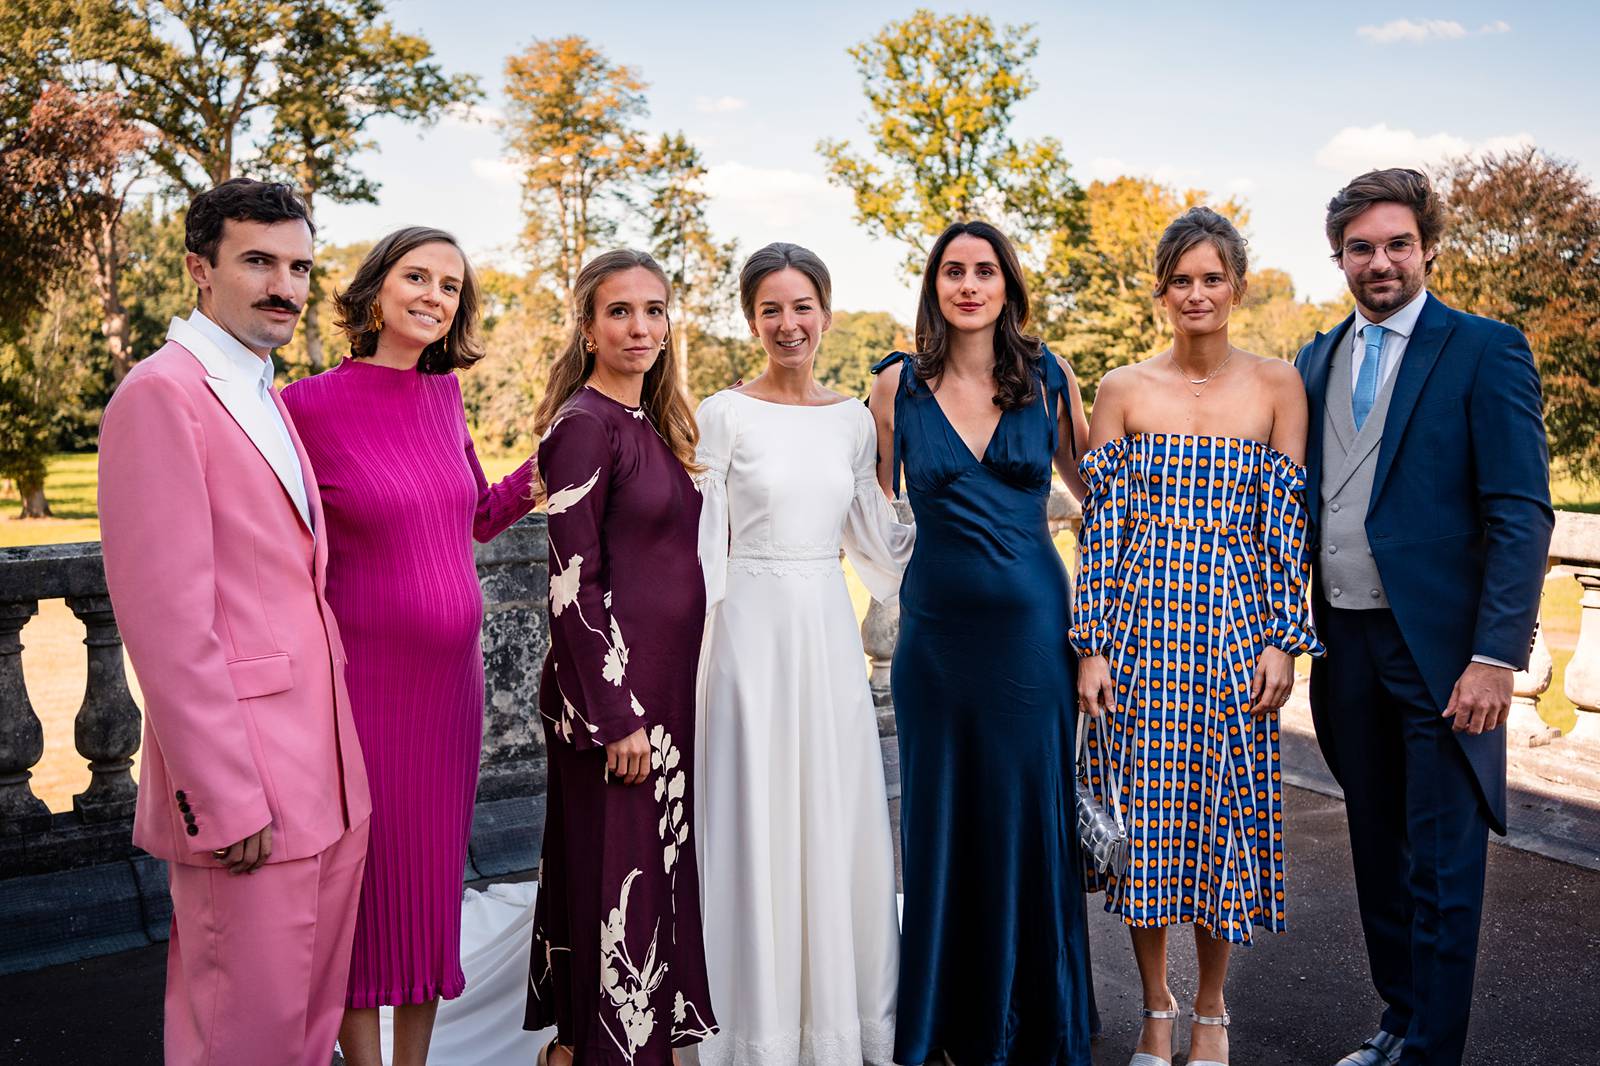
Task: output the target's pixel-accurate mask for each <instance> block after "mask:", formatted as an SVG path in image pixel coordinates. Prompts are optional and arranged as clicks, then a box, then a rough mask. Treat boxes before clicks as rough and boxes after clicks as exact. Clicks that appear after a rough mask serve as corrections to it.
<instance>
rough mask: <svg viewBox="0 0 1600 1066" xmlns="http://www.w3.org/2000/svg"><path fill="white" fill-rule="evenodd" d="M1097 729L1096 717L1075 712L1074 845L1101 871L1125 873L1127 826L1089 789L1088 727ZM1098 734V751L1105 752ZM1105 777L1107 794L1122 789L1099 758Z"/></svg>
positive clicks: (1115, 807) (1108, 764) (1114, 809)
mask: <svg viewBox="0 0 1600 1066" xmlns="http://www.w3.org/2000/svg"><path fill="white" fill-rule="evenodd" d="M1091 726H1092V727H1093V728H1096V729H1098V728H1099V727H1100V720H1099V719H1098V718H1091V717H1090V716H1089V715H1088V714H1086V713H1085V712H1083V711H1079V712H1078V757H1077V764H1078V773H1077V779H1076V780H1075V781H1074V782H1073V784H1074V789H1073V799H1074V806H1075V807H1076V808H1077V814H1078V844H1079V846H1080V847H1082V848H1083V854H1084V856H1085V858H1087V859H1088V860H1089V862H1090V863H1091V864H1093V866H1094V868H1095V869H1096V870H1098V871H1100V872H1101V873H1103V874H1115V875H1117V876H1119V877H1120V876H1121V875H1123V874H1125V873H1127V872H1128V857H1129V850H1130V849H1129V847H1128V827H1127V826H1126V825H1125V824H1124V823H1123V821H1122V809H1121V808H1120V807H1119V806H1118V805H1117V804H1116V803H1115V802H1113V803H1112V804H1111V809H1110V810H1109V811H1108V810H1106V808H1105V807H1104V806H1102V805H1101V804H1100V801H1099V800H1097V799H1095V796H1094V793H1093V792H1091V791H1089V768H1088V758H1087V755H1088V747H1089V743H1088V742H1089V732H1088V731H1089V728H1090V727H1091ZM1104 740H1105V738H1104V736H1102V737H1101V744H1100V750H1101V751H1105V752H1109V749H1108V748H1107V747H1106V745H1105V743H1104ZM1102 762H1103V763H1104V765H1105V767H1106V777H1107V780H1108V781H1109V782H1110V784H1111V791H1110V795H1112V796H1116V795H1118V794H1120V793H1121V791H1122V788H1121V786H1120V785H1118V784H1117V782H1116V778H1115V774H1114V771H1112V769H1111V760H1110V759H1109V758H1106V759H1103V760H1102Z"/></svg>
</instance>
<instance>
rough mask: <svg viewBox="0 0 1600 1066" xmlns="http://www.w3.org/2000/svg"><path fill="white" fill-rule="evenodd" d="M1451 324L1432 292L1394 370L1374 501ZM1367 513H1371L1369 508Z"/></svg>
mask: <svg viewBox="0 0 1600 1066" xmlns="http://www.w3.org/2000/svg"><path fill="white" fill-rule="evenodd" d="M1452 328H1454V327H1453V324H1452V323H1451V321H1450V316H1449V313H1448V309H1447V308H1446V307H1445V305H1444V304H1442V303H1440V302H1439V299H1438V297H1436V296H1434V295H1432V294H1431V293H1430V294H1429V296H1428V299H1427V302H1426V303H1424V304H1423V305H1422V313H1421V314H1420V315H1418V316H1417V328H1416V329H1415V330H1413V331H1412V334H1411V340H1410V341H1409V342H1408V343H1407V344H1406V354H1405V356H1404V357H1403V358H1402V359H1401V360H1400V367H1399V369H1398V370H1396V371H1395V381H1394V392H1393V394H1391V395H1390V397H1389V413H1388V416H1387V417H1386V418H1385V419H1384V424H1383V441H1382V443H1381V444H1379V446H1378V466H1377V469H1376V470H1375V471H1374V472H1373V475H1372V503H1373V504H1374V505H1375V504H1376V503H1377V502H1378V497H1379V496H1380V495H1381V494H1382V493H1383V483H1384V480H1385V479H1386V478H1387V477H1388V476H1389V469H1390V467H1392V466H1393V465H1394V457H1395V453H1396V452H1397V451H1399V449H1400V438H1401V437H1402V436H1404V434H1405V429H1406V423H1407V422H1408V421H1410V419H1411V411H1412V409H1413V408H1415V407H1416V405H1417V397H1419V396H1421V395H1422V386H1423V385H1424V384H1425V383H1426V382H1427V380H1428V375H1429V374H1431V373H1433V365H1434V364H1435V363H1437V362H1438V361H1439V353H1440V352H1442V351H1443V350H1444V344H1445V341H1446V340H1448V339H1449V338H1450V331H1451V329H1452ZM1368 513H1371V512H1370V509H1369V512H1368Z"/></svg>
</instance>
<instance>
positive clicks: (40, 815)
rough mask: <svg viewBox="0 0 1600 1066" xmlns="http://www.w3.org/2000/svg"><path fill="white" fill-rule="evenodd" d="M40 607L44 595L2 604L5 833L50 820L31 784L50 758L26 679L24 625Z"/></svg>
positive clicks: (1, 820) (0, 744)
mask: <svg viewBox="0 0 1600 1066" xmlns="http://www.w3.org/2000/svg"><path fill="white" fill-rule="evenodd" d="M38 611H39V601H38V600H23V601H20V602H16V601H14V602H10V603H0V836H22V835H31V834H34V833H41V832H43V831H44V830H45V829H46V828H48V826H49V824H50V809H49V808H48V807H46V806H45V805H44V801H43V800H41V799H40V798H39V797H38V796H35V795H34V794H33V786H31V785H29V784H28V780H29V779H30V778H31V777H33V771H32V768H33V766H34V765H35V764H36V763H38V761H39V760H40V759H41V758H43V757H44V726H43V725H42V724H41V723H40V722H39V716H38V715H36V714H34V713H33V704H32V703H30V702H29V701H28V689H27V686H26V685H24V684H23V681H22V640H21V633H22V627H23V626H24V625H26V624H27V622H28V619H30V618H32V617H33V616H34V615H35V614H37V613H38Z"/></svg>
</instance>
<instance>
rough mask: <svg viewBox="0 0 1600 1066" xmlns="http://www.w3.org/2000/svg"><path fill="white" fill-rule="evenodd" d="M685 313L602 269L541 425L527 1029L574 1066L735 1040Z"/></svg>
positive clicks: (595, 270)
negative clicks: (698, 799)
mask: <svg viewBox="0 0 1600 1066" xmlns="http://www.w3.org/2000/svg"><path fill="white" fill-rule="evenodd" d="M670 295H671V294H670V289H669V287H668V284H667V279H666V275H665V274H663V273H662V271H661V268H660V267H659V266H657V265H656V262H655V260H653V259H651V258H650V257H649V256H648V255H645V254H643V253H641V252H632V251H616V252H609V253H607V254H605V255H602V256H600V257H599V258H597V259H595V260H594V261H592V262H591V263H589V264H588V265H587V266H585V267H584V269H583V271H582V272H581V273H580V274H579V275H578V283H577V288H576V293H575V303H576V304H577V308H578V322H577V327H576V328H575V329H574V331H573V336H572V338H571V340H570V341H569V343H568V345H567V348H566V350H565V351H564V352H563V353H562V354H561V355H560V356H559V357H558V358H557V360H556V363H555V365H554V367H553V368H552V372H551V382H550V387H549V389H548V391H547V392H546V393H545V398H544V402H543V403H542V404H541V405H540V409H539V414H538V417H537V420H536V422H535V429H536V430H537V431H538V432H540V433H542V434H543V435H544V440H543V442H542V443H541V444H540V446H539V468H540V472H541V474H542V477H543V480H544V484H545V486H546V489H547V490H548V492H549V494H550V497H549V515H550V526H549V529H550V654H549V657H548V658H547V659H546V660H545V666H544V675H543V678H542V680H541V682H540V693H539V710H540V713H541V715H542V716H543V718H544V735H545V743H546V745H547V747H548V749H549V768H550V769H549V785H548V796H549V804H548V807H547V810H546V815H545V830H544V854H543V857H542V859H541V862H540V871H541V872H540V879H539V897H538V902H537V904H536V906H535V911H534V930H533V958H532V960H531V966H530V971H529V983H528V1011H527V1019H526V1023H525V1025H526V1028H528V1029H535V1030H537V1029H543V1028H546V1027H548V1026H550V1025H552V1024H554V1025H555V1026H556V1039H555V1041H553V1042H552V1043H551V1044H550V1045H549V1046H547V1047H546V1048H545V1049H544V1050H543V1051H542V1052H541V1053H540V1056H539V1058H540V1062H541V1063H545V1062H549V1063H553V1064H555V1066H565V1064H567V1063H570V1062H572V1061H573V1060H574V1057H576V1061H578V1062H581V1063H583V1064H584V1066H591V1064H607V1066H610V1064H621V1063H626V1064H629V1066H645V1064H651V1066H656V1064H660V1066H665V1064H667V1063H669V1062H671V1061H672V1060H673V1054H672V1049H673V1048H674V1047H681V1046H684V1045H687V1044H694V1043H698V1042H699V1041H700V1040H703V1039H704V1038H706V1037H707V1036H710V1035H711V1034H713V1033H715V1032H716V1029H717V1026H716V1022H715V1021H714V1020H713V1019H712V1016H711V1004H710V999H709V996H708V994H707V991H706V971H705V957H704V951H703V948H702V945H701V934H700V901H699V879H698V875H697V872H696V863H695V853H694V839H693V835H692V834H693V830H692V828H691V827H692V826H693V824H694V811H693V806H692V804H693V795H692V791H691V783H692V781H693V780H694V771H693V768H692V766H691V760H692V757H693V754H694V721H695V712H694V685H695V667H696V664H697V662H698V658H699V654H700V635H701V628H702V624H703V622H704V618H705V584H704V581H703V580H702V578H701V574H700V563H699V558H698V555H697V534H698V527H699V516H700V497H699V494H698V493H697V492H696V490H695V487H694V483H693V482H692V481H691V480H690V476H689V471H690V469H693V468H694V467H693V463H694V458H693V457H694V447H695V442H696V437H697V434H696V432H695V428H694V420H693V419H692V418H691V417H690V414H689V407H688V402H687V400H686V399H685V398H684V396H683V394H682V392H681V391H680V390H679V387H678V371H677V367H676V366H675V365H674V361H673V358H672V354H671V351H672V349H671V344H670V343H669V327H668V321H667V303H668V300H669V298H670Z"/></svg>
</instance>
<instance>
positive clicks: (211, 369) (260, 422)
mask: <svg viewBox="0 0 1600 1066" xmlns="http://www.w3.org/2000/svg"><path fill="white" fill-rule="evenodd" d="M167 339H169V340H172V341H176V342H177V343H178V344H180V345H182V346H183V348H184V349H185V350H186V351H188V352H189V354H190V355H192V356H194V357H195V359H196V360H197V361H198V362H199V363H200V365H201V366H202V367H204V368H205V372H206V385H207V387H209V388H210V389H211V391H212V393H213V394H214V395H215V396H216V397H217V400H218V401H219V402H220V403H221V404H222V406H223V408H224V409H226V410H227V412H228V414H229V415H230V416H232V418H233V420H234V422H235V423H237V424H238V426H239V428H240V429H241V430H243V431H244V435H245V436H246V437H248V438H249V439H250V443H251V444H253V445H255V449H256V451H257V452H259V453H260V454H261V458H262V459H264V460H266V463H267V465H268V466H269V467H271V468H272V473H273V475H274V476H276V477H277V479H278V483H279V484H281V485H282V486H283V494H284V495H285V496H287V497H288V498H289V506H291V507H293V508H294V511H295V514H297V515H299V516H300V521H301V522H302V523H304V524H305V527H306V529H307V530H308V531H310V530H311V528H312V526H311V515H309V514H308V513H306V512H305V511H302V510H301V509H300V504H299V502H298V501H296V499H295V494H294V489H293V488H292V487H291V486H292V485H293V483H294V482H293V478H294V475H295V469H296V467H295V466H293V465H291V464H293V463H297V460H298V456H290V455H285V454H284V451H283V440H282V438H280V437H279V436H278V427H276V426H275V425H273V424H272V416H271V415H270V414H269V413H268V412H267V409H266V408H265V407H263V406H262V405H261V400H260V399H259V398H258V396H257V394H256V393H257V387H258V386H257V382H255V381H245V380H241V379H239V378H237V377H233V376H231V375H230V374H229V372H228V371H229V368H228V366H227V361H226V357H225V356H223V354H222V353H221V352H218V351H217V350H216V349H215V346H213V345H212V343H211V342H210V341H209V340H207V339H206V336H205V334H203V333H201V332H200V331H199V330H197V329H195V328H194V327H193V326H191V325H189V323H187V322H185V321H184V320H183V319H181V318H175V319H173V320H172V325H171V327H170V328H169V329H168V330H167ZM274 402H276V400H274ZM280 410H282V409H281V408H280ZM311 484H312V483H311V482H309V481H308V482H307V486H306V491H307V497H308V499H309V496H310V488H311Z"/></svg>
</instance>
